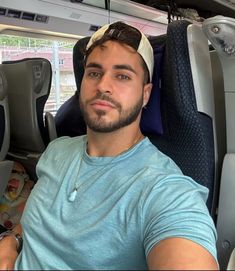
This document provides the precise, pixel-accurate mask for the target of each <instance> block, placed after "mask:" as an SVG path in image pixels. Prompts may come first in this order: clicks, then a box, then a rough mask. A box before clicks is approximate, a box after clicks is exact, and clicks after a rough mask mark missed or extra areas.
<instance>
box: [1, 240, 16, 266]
mask: <svg viewBox="0 0 235 271" xmlns="http://www.w3.org/2000/svg"><path fill="white" fill-rule="evenodd" d="M17 256H18V253H17V251H16V240H15V239H14V237H13V236H6V237H4V238H3V239H2V240H1V241H0V270H14V265H15V261H16V258H17Z"/></svg>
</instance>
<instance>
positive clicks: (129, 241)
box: [0, 22, 218, 270]
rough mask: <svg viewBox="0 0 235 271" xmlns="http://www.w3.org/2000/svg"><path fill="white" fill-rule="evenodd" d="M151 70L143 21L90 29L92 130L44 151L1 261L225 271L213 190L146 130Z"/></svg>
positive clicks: (84, 103)
mask: <svg viewBox="0 0 235 271" xmlns="http://www.w3.org/2000/svg"><path fill="white" fill-rule="evenodd" d="M152 72H153V52H152V47H151V45H150V44H149V42H148V39H147V38H146V37H145V36H144V35H143V34H142V33H141V32H139V31H138V30H137V29H135V28H133V27H131V26H128V25H126V24H124V23H121V22H117V23H114V24H111V25H106V26H104V27H102V28H101V29H100V30H98V31H97V32H96V33H95V34H94V35H93V36H92V37H91V39H90V41H89V43H88V45H87V48H86V52H85V72H84V76H83V80H82V84H81V93H80V108H81V110H82V112H83V115H84V119H85V121H86V124H87V135H86V136H81V137H74V138H69V137H62V138H59V139H57V140H55V141H53V142H52V143H51V144H50V145H49V147H48V148H47V150H46V151H45V153H44V154H43V155H42V157H41V159H40V161H39V163H38V165H37V174H38V178H39V179H38V182H37V184H36V185H35V187H34V189H33V191H32V193H31V195H30V197H29V199H28V202H27V205H26V208H25V211H24V214H23V217H22V220H21V224H22V227H21V226H20V225H19V226H18V227H17V228H16V229H15V230H14V232H15V233H18V235H17V236H16V240H15V235H14V234H15V233H14V234H13V233H9V235H8V236H4V237H3V239H2V240H1V241H0V267H1V268H2V269H12V268H13V267H15V269H21V270H22V269H30V270H33V269H37V270H39V269H64V270H68V269H76V270H81V269H113V270H118V269H126V270H132V269H141V270H143V269H147V268H149V269H168V270H169V269H180V270H183V269H187V270H190V269H197V270H202V269H206V270H209V269H218V266H217V260H216V248H215V241H216V232H215V228H214V225H213V222H212V219H211V218H210V216H209V214H208V210H207V208H206V205H205V201H206V198H207V193H208V191H207V189H206V188H204V187H202V186H200V185H198V184H197V183H195V182H194V181H193V180H192V179H191V178H189V177H186V176H184V175H183V174H182V173H181V171H180V169H179V168H178V167H177V166H176V165H175V163H174V162H173V161H172V160H171V159H170V158H168V157H167V156H165V155H164V154H162V153H161V152H160V151H158V150H157V149H156V148H155V147H154V146H153V145H152V144H151V143H150V141H149V139H148V138H145V137H144V136H143V135H142V133H141V131H140V128H139V122H140V116H141V111H142V107H144V106H145V105H146V104H147V102H148V99H149V96H150V93H151V88H152V84H151V83H150V82H151V78H152ZM22 232H23V233H22ZM19 235H23V240H24V244H23V249H22V251H21V252H20V254H19V255H18V258H17V260H16V263H15V266H14V262H15V259H16V257H17V251H16V248H18V251H19V246H18V244H19V243H20V237H19ZM16 241H18V242H16Z"/></svg>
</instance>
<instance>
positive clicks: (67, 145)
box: [40, 136, 86, 160]
mask: <svg viewBox="0 0 235 271" xmlns="http://www.w3.org/2000/svg"><path fill="white" fill-rule="evenodd" d="M85 142H86V136H78V137H68V136H64V137H59V138H57V139H55V140H53V141H52V142H50V144H49V145H48V146H47V148H46V150H45V151H44V153H43V154H42V156H41V158H40V160H42V159H47V158H50V157H53V158H55V159H57V158H60V157H61V158H63V159H65V158H66V157H67V156H73V153H74V154H76V153H79V152H80V151H82V150H83V148H84V145H85Z"/></svg>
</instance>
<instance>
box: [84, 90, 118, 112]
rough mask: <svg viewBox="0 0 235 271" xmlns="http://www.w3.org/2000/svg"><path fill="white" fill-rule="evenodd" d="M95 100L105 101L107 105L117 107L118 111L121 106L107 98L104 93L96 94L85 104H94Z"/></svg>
mask: <svg viewBox="0 0 235 271" xmlns="http://www.w3.org/2000/svg"><path fill="white" fill-rule="evenodd" d="M95 100H103V101H107V102H109V103H112V104H113V105H114V106H115V107H117V108H118V109H120V108H121V104H120V103H119V102H117V101H115V100H114V99H113V98H111V97H110V96H108V95H107V94H105V93H97V94H96V95H95V97H93V98H92V99H90V100H88V101H87V104H88V103H92V102H94V101H95Z"/></svg>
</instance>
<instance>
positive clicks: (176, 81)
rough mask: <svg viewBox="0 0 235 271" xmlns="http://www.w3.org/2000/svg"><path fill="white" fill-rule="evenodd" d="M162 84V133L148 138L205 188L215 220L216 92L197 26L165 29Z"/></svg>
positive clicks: (182, 23)
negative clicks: (207, 191) (207, 190)
mask: <svg viewBox="0 0 235 271" xmlns="http://www.w3.org/2000/svg"><path fill="white" fill-rule="evenodd" d="M152 43H154V40H153V41H152ZM155 43H156V45H153V46H157V38H156V40H155ZM161 81H162V89H161V118H162V125H163V134H161V135H156V134H147V135H148V136H149V138H150V139H151V141H152V142H153V144H154V145H156V146H157V147H158V148H159V149H160V150H161V151H163V152H164V153H165V154H167V155H168V156H170V157H171V158H172V159H173V160H174V161H175V162H176V163H177V164H178V166H179V167H180V168H181V170H182V171H183V173H184V174H186V175H189V176H190V177H192V178H193V179H194V180H195V181H196V182H198V183H200V184H202V185H204V186H206V187H207V188H208V189H209V197H208V200H207V206H208V209H209V210H210V212H211V215H212V216H213V217H214V218H215V212H216V207H217V199H218V182H219V178H218V174H217V168H218V164H217V161H218V155H217V139H216V128H215V111H214V108H215V107H214V93H213V82H212V72H211V64H210V52H209V47H208V42H207V39H206V37H205V36H204V34H203V33H202V30H201V28H200V27H199V26H197V25H193V24H190V23H189V22H187V21H184V20H182V21H175V22H172V23H171V24H169V25H168V29H167V35H166V37H165V52H164V55H163V63H162V75H161Z"/></svg>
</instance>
